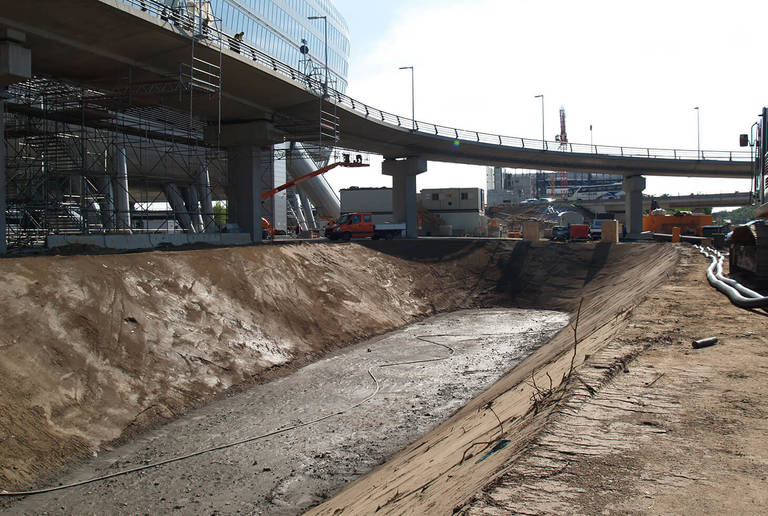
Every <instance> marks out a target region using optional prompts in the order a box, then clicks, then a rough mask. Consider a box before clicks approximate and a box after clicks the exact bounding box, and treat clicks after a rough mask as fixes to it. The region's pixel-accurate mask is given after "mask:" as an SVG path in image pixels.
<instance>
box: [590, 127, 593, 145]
mask: <svg viewBox="0 0 768 516" xmlns="http://www.w3.org/2000/svg"><path fill="white" fill-rule="evenodd" d="M589 146H590V147H593V144H592V124H589Z"/></svg>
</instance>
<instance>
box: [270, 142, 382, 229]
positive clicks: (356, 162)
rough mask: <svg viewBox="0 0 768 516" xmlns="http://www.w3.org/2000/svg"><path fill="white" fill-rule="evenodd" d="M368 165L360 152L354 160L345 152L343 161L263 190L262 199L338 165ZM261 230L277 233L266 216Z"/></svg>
mask: <svg viewBox="0 0 768 516" xmlns="http://www.w3.org/2000/svg"><path fill="white" fill-rule="evenodd" d="M367 166H368V164H367V163H363V158H362V156H361V155H360V154H358V155H357V156H355V160H354V161H352V160H351V159H350V155H349V154H344V159H343V161H336V162H334V163H329V164H328V165H326V166H324V167H320V168H318V169H317V170H313V171H312V172H309V173H308V174H304V175H302V176H299V177H297V178H295V179H291V180H290V181H288V182H287V183H285V184H282V185H280V186H276V187H275V188H273V189H271V190H267V191H266V192H263V193H262V194H261V200H262V201H266V200H267V199H269V198H271V197H274V196H275V195H277V194H278V193H280V192H282V191H283V190H287V189H288V188H290V187H292V186H295V185H297V184H298V183H301V182H302V181H306V180H307V179H311V178H313V177H316V176H319V175H321V174H325V173H326V172H328V171H329V170H333V169H334V168H336V167H367ZM261 231H262V237H263V238H268V237H273V236H275V233H276V230H275V228H274V227H272V224H271V223H270V222H269V220H267V219H266V218H264V217H262V218H261Z"/></svg>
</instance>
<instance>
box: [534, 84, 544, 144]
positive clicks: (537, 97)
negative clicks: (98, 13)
mask: <svg viewBox="0 0 768 516" xmlns="http://www.w3.org/2000/svg"><path fill="white" fill-rule="evenodd" d="M533 98H535V99H541V150H544V149H545V148H546V144H545V143H544V141H545V139H544V94H543V93H542V94H541V95H536V96H535V97H533Z"/></svg>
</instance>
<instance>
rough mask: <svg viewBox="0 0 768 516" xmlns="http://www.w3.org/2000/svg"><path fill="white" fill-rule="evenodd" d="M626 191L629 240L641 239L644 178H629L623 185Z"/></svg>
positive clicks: (625, 215)
mask: <svg viewBox="0 0 768 516" xmlns="http://www.w3.org/2000/svg"><path fill="white" fill-rule="evenodd" d="M621 186H622V188H623V190H624V218H625V223H626V225H627V236H628V237H629V238H636V237H639V236H640V234H641V233H642V232H643V190H645V178H644V177H643V176H628V177H625V178H624V181H623V182H622V184H621Z"/></svg>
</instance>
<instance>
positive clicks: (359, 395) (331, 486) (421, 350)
mask: <svg viewBox="0 0 768 516" xmlns="http://www.w3.org/2000/svg"><path fill="white" fill-rule="evenodd" d="M566 323H567V316H566V315H565V314H563V313H559V312H552V311H541V310H520V309H491V310H471V311H461V312H454V313H451V314H445V315H441V316H437V317H434V318H431V319H428V320H426V321H424V322H421V323H418V324H413V325H411V326H408V327H406V328H403V329H401V330H398V331H395V332H392V333H389V334H386V335H383V336H380V337H377V338H375V339H372V340H369V341H367V342H363V343H361V344H358V345H356V346H353V347H350V348H346V349H345V350H343V351H342V352H339V353H338V354H335V355H333V356H330V357H327V358H324V359H322V360H320V361H318V362H315V363H313V364H311V365H309V366H307V367H305V368H303V369H301V370H299V371H297V372H296V373H295V374H292V375H291V376H289V377H285V378H282V379H279V380H276V381H273V382H270V383H268V384H264V385H260V386H257V387H255V388H253V389H251V390H249V391H248V392H245V393H241V394H237V395H234V396H232V397H230V398H228V399H226V400H222V401H219V402H216V403H213V404H211V405H209V406H207V407H205V408H203V409H201V410H198V411H195V412H193V413H190V414H189V415H187V416H185V417H183V418H181V419H179V420H177V421H175V422H173V423H171V424H169V425H166V426H164V427H162V428H160V429H157V430H155V431H152V432H150V433H148V434H147V435H145V436H144V437H143V438H141V439H137V440H136V441H134V442H132V443H130V444H128V445H125V446H122V447H120V448H117V449H115V450H112V451H108V452H105V453H103V454H102V455H101V456H100V457H98V458H96V459H94V461H92V462H91V463H90V464H88V465H87V466H86V467H83V468H81V469H80V470H78V471H77V472H75V473H73V474H72V475H69V476H68V477H67V478H64V479H61V480H60V482H62V483H68V482H73V481H78V480H83V479H86V478H91V477H95V476H100V475H107V474H110V473H114V472H117V471H120V470H124V469H130V468H135V467H137V466H141V465H145V464H151V463H154V462H158V461H162V460H166V459H168V458H171V457H176V456H180V455H185V454H189V453H193V452H195V451H198V450H201V449H206V448H211V447H216V446H219V445H222V444H226V443H233V442H238V441H244V440H247V441H248V442H244V443H242V444H239V445H236V446H232V447H227V448H224V449H221V450H217V451H212V452H210V453H205V454H203V455H198V456H196V457H192V458H189V459H187V460H183V461H179V462H173V463H171V464H166V465H163V466H159V467H157V468H152V469H148V470H144V471H141V472H138V473H132V474H129V475H125V476H119V477H115V478H112V479H109V480H105V481H101V482H97V483H91V484H87V485H84V486H80V487H75V488H72V489H68V490H65V491H58V492H54V493H48V494H43V495H37V496H34V497H29V498H26V499H24V500H22V501H21V502H20V503H18V504H14V505H13V506H12V507H10V509H9V511H10V512H14V513H18V512H20V511H23V512H27V513H42V512H46V511H47V512H54V511H55V512H57V513H62V512H63V513H130V514H157V513H171V512H180V513H208V514H211V513H223V514H230V513H247V514H295V513H299V512H301V511H302V510H303V509H306V508H308V507H310V506H312V505H315V504H317V503H319V502H321V501H322V500H323V499H325V498H326V497H328V496H330V495H331V494H332V493H333V492H335V491H336V490H338V489H339V488H340V487H342V486H343V485H344V484H346V483H347V482H349V481H351V480H354V479H355V478H356V477H358V476H360V475H362V474H364V473H365V472H367V471H369V470H370V469H371V468H372V467H373V466H375V465H377V464H379V463H381V462H382V461H384V460H385V459H386V457H388V456H390V455H392V454H393V453H395V452H397V451H398V450H400V449H401V448H403V447H404V446H405V445H407V444H409V443H410V442H413V441H414V440H416V439H417V438H418V437H419V436H420V435H422V434H423V433H425V432H426V431H428V430H429V429H430V428H432V427H434V426H435V425H437V424H439V423H440V422H441V421H443V420H445V419H446V418H448V417H449V416H450V415H451V414H453V413H454V412H455V411H456V410H457V409H459V408H460V407H461V406H462V405H464V404H465V403H466V402H467V401H468V400H470V399H471V398H473V397H474V396H476V395H477V394H479V393H480V392H482V391H483V390H484V389H486V388H487V387H489V386H490V385H491V384H492V383H493V382H494V381H495V380H496V379H498V378H499V377H500V376H501V375H502V374H504V373H505V372H506V371H508V370H509V369H511V368H512V367H514V366H515V365H516V364H517V363H519V362H520V361H521V360H523V359H524V358H525V357H526V356H528V355H529V354H530V353H531V352H532V351H533V350H535V349H536V348H538V347H539V346H541V345H542V344H543V343H545V342H546V341H547V340H548V339H549V338H551V336H552V335H554V334H555V333H556V332H557V331H558V330H559V329H560V328H562V327H563V326H564V325H565V324H566ZM326 416H327V417H326ZM276 431H277V433H275V434H273V435H271V436H269V437H259V436H263V435H265V434H269V433H273V432H276ZM252 438H254V439H253V440H251V439H252Z"/></svg>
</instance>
